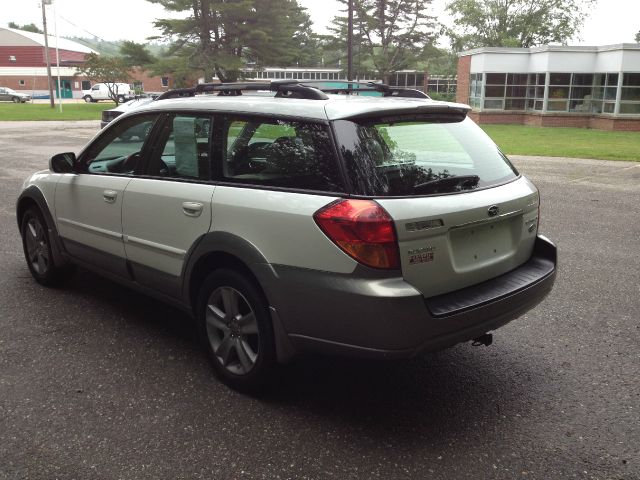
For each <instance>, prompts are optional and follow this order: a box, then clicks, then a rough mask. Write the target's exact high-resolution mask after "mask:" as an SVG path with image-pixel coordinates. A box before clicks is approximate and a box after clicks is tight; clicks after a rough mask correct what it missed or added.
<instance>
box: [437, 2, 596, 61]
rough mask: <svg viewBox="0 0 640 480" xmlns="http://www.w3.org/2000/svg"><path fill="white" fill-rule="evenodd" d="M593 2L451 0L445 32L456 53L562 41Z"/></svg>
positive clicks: (584, 15)
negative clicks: (450, 24) (451, 23)
mask: <svg viewBox="0 0 640 480" xmlns="http://www.w3.org/2000/svg"><path fill="white" fill-rule="evenodd" d="M594 3H595V0H453V1H452V2H451V3H449V4H448V6H447V10H448V11H449V13H451V15H452V16H453V18H454V25H455V27H454V28H453V29H448V31H447V33H448V34H449V36H450V37H451V39H452V45H453V47H454V49H455V50H456V51H460V50H465V49H470V48H477V47H532V46H535V45H543V44H548V43H562V44H566V42H567V41H568V40H569V39H570V38H572V37H573V36H575V35H576V33H578V32H579V30H580V28H581V27H582V24H583V22H584V19H585V18H586V17H587V16H588V11H589V8H590V7H591V6H592V5H593V4H594Z"/></svg>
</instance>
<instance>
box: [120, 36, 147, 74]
mask: <svg viewBox="0 0 640 480" xmlns="http://www.w3.org/2000/svg"><path fill="white" fill-rule="evenodd" d="M120 55H121V56H122V60H123V62H124V63H125V65H127V66H129V67H140V68H146V67H147V66H149V65H151V64H152V63H154V62H155V61H156V58H155V57H154V56H153V55H152V54H151V52H149V50H148V49H147V47H146V45H143V44H141V43H136V42H131V41H129V40H125V41H124V42H122V45H120Z"/></svg>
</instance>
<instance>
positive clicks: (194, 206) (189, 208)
mask: <svg viewBox="0 0 640 480" xmlns="http://www.w3.org/2000/svg"><path fill="white" fill-rule="evenodd" d="M203 206H204V205H202V203H200V202H183V203H182V212H183V213H184V214H185V215H187V216H188V217H199V216H200V214H201V213H202V207H203Z"/></svg>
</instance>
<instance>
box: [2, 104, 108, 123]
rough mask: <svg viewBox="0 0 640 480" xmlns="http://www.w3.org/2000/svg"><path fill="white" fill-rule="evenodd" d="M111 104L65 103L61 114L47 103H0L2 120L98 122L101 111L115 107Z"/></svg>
mask: <svg viewBox="0 0 640 480" xmlns="http://www.w3.org/2000/svg"><path fill="white" fill-rule="evenodd" d="M115 105H116V104H115V103H113V102H100V103H65V104H63V105H62V113H60V109H59V107H58V105H56V107H55V108H51V106H50V105H49V104H48V103H47V104H44V103H0V121H2V120H100V117H101V115H102V111H103V110H108V109H109V108H113V107H115Z"/></svg>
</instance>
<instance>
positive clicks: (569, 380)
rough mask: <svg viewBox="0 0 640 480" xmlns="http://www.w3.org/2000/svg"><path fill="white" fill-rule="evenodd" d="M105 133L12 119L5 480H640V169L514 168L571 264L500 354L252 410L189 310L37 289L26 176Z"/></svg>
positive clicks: (334, 369) (1, 178)
mask: <svg viewBox="0 0 640 480" xmlns="http://www.w3.org/2000/svg"><path fill="white" fill-rule="evenodd" d="M98 128H99V125H98V122H66V123H63V122H60V123H55V122H33V123H29V122H0V252H1V255H0V271H1V272H2V275H0V479H94V478H95V479H143V478H150V479H151V478H164V479H196V478H206V479H243V478H247V479H253V478H258V479H328V478H335V479H374V478H380V479H475V480H477V479H489V478H491V479H515V478H522V479H573V478H579V479H615V480H621V479H625V480H632V479H635V480H637V479H640V346H639V343H640V163H630V162H606V161H594V160H570V159H547V158H522V157H514V158H513V161H514V163H515V164H516V166H517V167H518V168H519V169H520V170H521V171H522V172H523V173H525V174H526V175H527V176H529V178H531V179H532V180H533V181H534V182H535V183H536V184H537V185H538V187H539V188H540V191H541V194H542V199H543V200H542V216H541V218H542V219H541V232H542V233H544V234H545V235H547V236H549V237H550V238H551V239H552V240H554V241H555V242H556V243H557V244H558V248H559V258H560V268H559V274H558V278H557V281H556V286H555V289H554V291H553V292H552V293H551V295H550V296H549V297H548V298H547V300H546V301H545V302H543V303H542V304H541V305H539V306H538V307H536V308H535V309H534V310H532V311H531V312H529V313H528V314H527V315H525V316H524V317H522V318H520V319H518V320H516V321H514V322H512V323H511V324H509V325H507V326H505V327H503V328H502V329H500V330H498V331H497V332H496V333H495V335H494V344H493V345H492V346H490V347H472V346H471V345H470V344H462V345H458V346H456V347H454V348H451V349H449V350H446V351H443V352H438V353H434V354H428V355H425V356H422V357H420V358H416V359H414V360H412V361H410V362H408V363H407V362H403V363H374V362H355V361H352V360H344V359H325V358H307V359H303V360H302V361H300V362H298V363H296V364H294V365H292V366H290V367H288V368H286V369H284V370H283V372H282V378H281V380H280V382H279V384H278V387H277V388H276V389H275V390H274V391H273V392H271V393H270V394H268V395H267V396H265V397H264V398H260V399H256V398H251V397H246V396H243V395H240V394H237V393H235V392H233V391H230V390H229V389H228V388H226V387H225V386H223V385H222V384H220V383H219V382H218V381H217V380H216V379H215V378H214V377H213V376H212V373H211V370H210V367H209V365H208V363H207V360H206V358H205V355H204V353H203V352H202V351H201V350H200V349H199V347H198V344H197V342H196V340H195V328H194V325H193V323H192V322H191V321H190V319H189V318H188V317H187V316H186V315H184V314H182V313H180V312H179V311H177V310H173V309H171V308H169V307H167V306H164V305H161V304H159V303H157V302H155V301H153V300H151V299H149V298H146V297H141V296H139V295H136V294H134V293H132V292H130V291H128V290H126V289H124V288H122V287H120V286H117V285H115V284H113V283H110V282H109V281H106V280H103V279H101V278H100V277H98V276H95V275H93V274H91V273H88V272H82V271H81V272H79V273H78V274H77V275H76V276H75V277H74V279H73V280H72V281H71V283H70V284H69V286H68V287H67V288H66V289H60V290H54V289H45V288H43V287H41V286H39V285H38V284H36V283H35V282H34V281H33V280H32V279H31V277H30V276H29V272H28V270H27V267H26V265H25V262H24V259H23V256H22V250H21V243H20V238H19V234H18V229H17V225H16V219H15V208H14V207H15V201H16V197H17V194H18V192H19V190H20V186H21V184H22V180H23V178H24V177H26V176H27V175H28V174H29V173H30V172H33V171H34V170H37V169H43V168H46V166H47V161H48V158H49V156H51V155H52V154H53V153H59V152H64V151H76V152H77V151H78V149H79V148H80V147H81V146H82V145H83V144H84V143H85V142H86V141H87V140H88V139H89V138H91V136H92V135H94V134H95V133H96V132H97V130H98ZM639 156H640V152H639Z"/></svg>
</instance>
